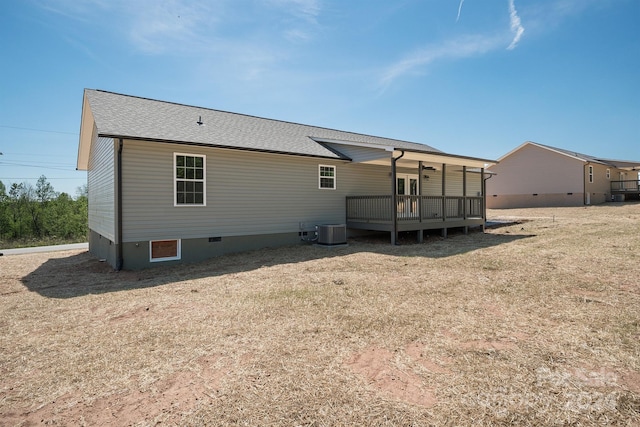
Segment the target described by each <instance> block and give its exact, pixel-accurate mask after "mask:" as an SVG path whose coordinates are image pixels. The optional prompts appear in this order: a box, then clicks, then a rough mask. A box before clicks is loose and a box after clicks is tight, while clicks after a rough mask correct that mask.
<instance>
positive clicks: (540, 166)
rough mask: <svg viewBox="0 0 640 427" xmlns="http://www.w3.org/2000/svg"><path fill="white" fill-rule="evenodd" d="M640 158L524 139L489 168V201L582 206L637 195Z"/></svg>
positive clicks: (639, 193) (516, 205)
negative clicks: (600, 155) (621, 157)
mask: <svg viewBox="0 0 640 427" xmlns="http://www.w3.org/2000/svg"><path fill="white" fill-rule="evenodd" d="M639 170H640V161H633V160H612V159H605V158H598V157H595V156H590V155H588V154H582V153H578V152H575V151H571V150H566V149H562V148H557V147H551V146H549V145H543V144H539V143H536V142H532V141H527V142H525V143H523V144H521V145H520V146H518V147H517V148H515V149H514V150H512V151H510V152H509V153H507V154H505V155H504V156H502V157H500V158H499V159H498V162H497V163H496V164H495V165H493V166H491V168H490V169H489V172H491V173H493V174H495V175H493V176H492V177H491V179H489V180H488V181H487V207H489V208H491V209H505V208H527V207H543V206H583V205H591V204H598V203H604V202H606V201H614V200H615V201H623V200H625V199H638V197H639V196H640V187H639V183H640V181H639V176H638V171H639Z"/></svg>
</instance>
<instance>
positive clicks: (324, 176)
mask: <svg viewBox="0 0 640 427" xmlns="http://www.w3.org/2000/svg"><path fill="white" fill-rule="evenodd" d="M318 185H319V188H320V189H321V190H335V189H336V167H335V166H329V165H320V168H319V173H318Z"/></svg>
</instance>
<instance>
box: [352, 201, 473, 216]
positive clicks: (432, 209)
mask: <svg viewBox="0 0 640 427" xmlns="http://www.w3.org/2000/svg"><path fill="white" fill-rule="evenodd" d="M482 203H483V198H482V197H458V196H397V206H396V212H397V218H398V221H446V220H447V219H458V220H459V219H465V218H482V217H483V212H484V209H483V204H482ZM391 205H392V198H391V196H351V197H347V220H348V221H368V222H391V221H392V220H393V211H392V210H391Z"/></svg>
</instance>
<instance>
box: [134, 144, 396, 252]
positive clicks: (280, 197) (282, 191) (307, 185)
mask: <svg viewBox="0 0 640 427" xmlns="http://www.w3.org/2000/svg"><path fill="white" fill-rule="evenodd" d="M176 152H177V153H192V154H199V155H205V156H206V189H207V190H206V192H207V193H206V206H178V207H176V206H174V194H173V192H174V172H173V156H174V153H176ZM321 164H322V165H331V166H335V167H336V186H337V188H336V189H335V190H321V189H319V188H318V187H319V185H318V165H321ZM122 169H123V171H122V175H123V177H122V179H123V182H122V187H123V194H122V196H123V241H124V242H135V241H144V240H152V239H171V238H199V237H224V236H250V235H259V234H274V233H288V232H297V231H299V230H300V228H301V226H302V228H306V229H308V228H310V227H312V226H313V225H316V224H335V223H344V222H345V220H346V218H345V197H346V196H347V195H361V194H388V193H389V192H390V185H391V184H390V181H389V175H388V173H389V169H388V168H385V167H379V166H371V165H358V164H352V163H349V162H345V161H341V160H330V159H318V158H311V157H302V156H287V155H277V154H267V153H257V152H250V151H240V150H229V149H217V148H208V147H195V146H187V145H178V144H161V143H160V144H159V143H148V142H144V141H131V140H125V142H124V150H123V157H122Z"/></svg>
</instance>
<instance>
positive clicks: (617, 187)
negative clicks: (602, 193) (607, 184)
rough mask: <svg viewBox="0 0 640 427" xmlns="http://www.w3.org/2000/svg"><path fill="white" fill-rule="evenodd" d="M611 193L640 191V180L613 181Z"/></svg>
mask: <svg viewBox="0 0 640 427" xmlns="http://www.w3.org/2000/svg"><path fill="white" fill-rule="evenodd" d="M611 191H640V180H637V179H635V180H626V181H611Z"/></svg>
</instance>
